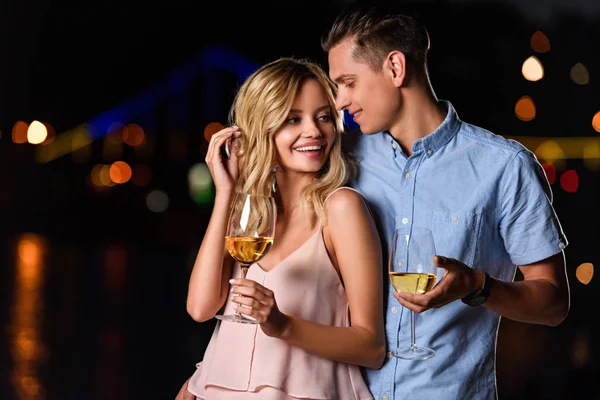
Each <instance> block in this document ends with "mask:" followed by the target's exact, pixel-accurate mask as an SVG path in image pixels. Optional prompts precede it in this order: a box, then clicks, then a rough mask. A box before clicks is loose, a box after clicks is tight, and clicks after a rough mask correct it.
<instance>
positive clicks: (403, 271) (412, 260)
mask: <svg viewBox="0 0 600 400" xmlns="http://www.w3.org/2000/svg"><path fill="white" fill-rule="evenodd" d="M434 255H435V245H434V243H433V235H432V234H431V231H430V230H429V229H425V228H416V227H413V228H400V229H397V230H396V231H394V235H393V237H392V244H391V249H390V257H389V262H388V269H389V275H390V282H391V283H392V286H393V287H394V289H396V292H398V293H400V292H405V293H413V294H423V293H427V292H428V291H430V290H431V289H432V288H433V285H435V280H436V277H437V274H436V273H437V268H436V266H435V265H434V264H433V256H434ZM410 314H411V316H410V317H411V319H410V345H402V346H399V347H398V349H397V350H396V351H395V352H392V354H393V355H394V356H396V357H398V358H402V359H405V360H427V359H428V358H431V357H433V356H434V355H435V351H434V350H432V349H429V348H427V347H423V346H417V344H416V339H415V336H416V333H415V325H416V315H415V312H414V311H412V310H411V312H410Z"/></svg>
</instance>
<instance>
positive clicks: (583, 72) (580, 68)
mask: <svg viewBox="0 0 600 400" xmlns="http://www.w3.org/2000/svg"><path fill="white" fill-rule="evenodd" d="M571 80H572V81H573V82H575V83H576V84H578V85H587V84H588V83H589V82H590V73H589V71H588V69H587V67H586V66H585V65H583V64H582V63H577V64H575V65H573V67H572V68H571Z"/></svg>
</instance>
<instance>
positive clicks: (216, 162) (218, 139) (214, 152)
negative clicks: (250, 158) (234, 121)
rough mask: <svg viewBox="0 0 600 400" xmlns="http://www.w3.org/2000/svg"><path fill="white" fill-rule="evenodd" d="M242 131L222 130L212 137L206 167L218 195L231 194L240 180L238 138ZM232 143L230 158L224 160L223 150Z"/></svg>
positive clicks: (231, 128)
mask: <svg viewBox="0 0 600 400" xmlns="http://www.w3.org/2000/svg"><path fill="white" fill-rule="evenodd" d="M239 136H240V131H239V128H238V127H237V126H230V127H228V128H224V129H221V130H220V131H219V132H217V133H215V134H214V135H212V137H211V138H210V142H209V144H208V150H207V152H206V158H205V161H206V165H207V166H208V169H209V170H210V174H211V175H212V178H213V182H214V183H215V189H216V192H217V194H219V193H221V192H223V193H227V192H229V193H231V192H233V191H234V190H235V185H236V182H237V178H238V158H237V148H238V145H237V140H236V139H237V138H238V137H239ZM228 140H229V141H230V157H229V158H228V159H226V158H223V156H222V155H221V148H222V147H224V146H225V142H227V141H228Z"/></svg>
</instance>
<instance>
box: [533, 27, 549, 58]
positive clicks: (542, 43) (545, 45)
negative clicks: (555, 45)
mask: <svg viewBox="0 0 600 400" xmlns="http://www.w3.org/2000/svg"><path fill="white" fill-rule="evenodd" d="M530 44H531V48H532V49H533V50H534V51H536V52H538V53H546V52H548V51H550V40H548V37H547V36H546V35H545V34H544V32H541V31H537V32H535V33H534V34H533V35H532V36H531V40H530Z"/></svg>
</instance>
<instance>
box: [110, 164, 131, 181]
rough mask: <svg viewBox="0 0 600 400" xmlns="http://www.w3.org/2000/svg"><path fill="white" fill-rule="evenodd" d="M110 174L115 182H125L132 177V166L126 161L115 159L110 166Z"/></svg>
mask: <svg viewBox="0 0 600 400" xmlns="http://www.w3.org/2000/svg"><path fill="white" fill-rule="evenodd" d="M109 175H110V179H111V180H112V181H113V182H114V183H119V184H121V183H125V182H127V181H128V180H129V179H130V178H131V167H130V166H129V164H127V163H126V162H125V161H115V162H114V163H112V165H111V166H110V170H109Z"/></svg>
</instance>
